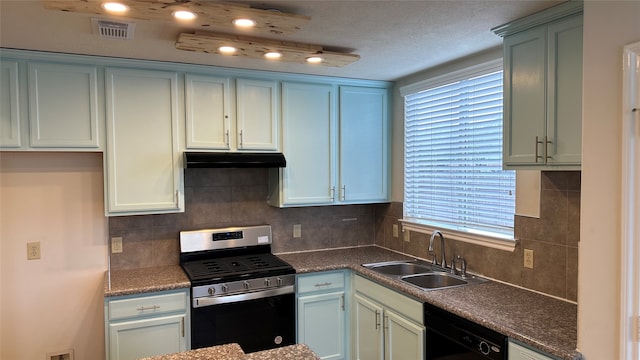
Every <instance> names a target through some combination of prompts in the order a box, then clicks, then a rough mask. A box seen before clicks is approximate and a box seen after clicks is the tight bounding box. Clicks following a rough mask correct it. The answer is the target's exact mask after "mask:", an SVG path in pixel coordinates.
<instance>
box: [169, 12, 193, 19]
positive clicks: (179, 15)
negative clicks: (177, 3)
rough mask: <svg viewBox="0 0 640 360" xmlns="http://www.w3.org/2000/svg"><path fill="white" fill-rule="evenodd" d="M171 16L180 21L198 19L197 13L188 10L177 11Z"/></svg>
mask: <svg viewBox="0 0 640 360" xmlns="http://www.w3.org/2000/svg"><path fill="white" fill-rule="evenodd" d="M171 15H173V17H174V18H176V19H178V20H193V19H195V18H196V17H197V15H196V14H195V13H193V12H191V11H187V10H177V11H174V12H173V13H171Z"/></svg>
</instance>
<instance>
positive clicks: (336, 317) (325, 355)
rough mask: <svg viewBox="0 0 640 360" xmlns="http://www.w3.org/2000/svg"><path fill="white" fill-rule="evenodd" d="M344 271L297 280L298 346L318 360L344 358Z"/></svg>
mask: <svg viewBox="0 0 640 360" xmlns="http://www.w3.org/2000/svg"><path fill="white" fill-rule="evenodd" d="M347 282H348V277H347V272H346V271H331V272H323V273H312V274H305V275H299V276H298V278H297V293H296V297H297V305H296V306H297V334H298V343H301V344H306V345H308V346H309V347H310V348H311V349H312V350H313V351H314V352H315V353H316V354H317V355H318V356H319V357H320V358H321V359H332V360H338V359H347V358H348V356H347V353H348V352H347V347H346V344H347V343H348V341H347V340H348V332H347V330H346V329H347V315H346V314H347V310H346V309H348V305H347V304H346V297H345V291H346V289H348V286H347Z"/></svg>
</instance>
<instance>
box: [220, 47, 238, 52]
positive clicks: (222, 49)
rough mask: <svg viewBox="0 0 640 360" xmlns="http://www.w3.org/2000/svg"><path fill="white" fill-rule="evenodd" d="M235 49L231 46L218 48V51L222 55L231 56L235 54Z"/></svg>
mask: <svg viewBox="0 0 640 360" xmlns="http://www.w3.org/2000/svg"><path fill="white" fill-rule="evenodd" d="M236 50H237V49H236V48H234V47H233V46H220V47H219V48H218V51H220V52H221V53H222V54H233V53H234V52H236Z"/></svg>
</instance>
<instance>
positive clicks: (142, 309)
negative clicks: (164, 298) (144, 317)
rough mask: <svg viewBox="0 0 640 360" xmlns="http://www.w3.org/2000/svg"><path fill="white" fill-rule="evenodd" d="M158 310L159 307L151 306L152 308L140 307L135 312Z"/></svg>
mask: <svg viewBox="0 0 640 360" xmlns="http://www.w3.org/2000/svg"><path fill="white" fill-rule="evenodd" d="M158 309H160V306H158V305H153V306H147V307H145V306H140V307H139V308H137V309H136V310H138V311H147V310H158Z"/></svg>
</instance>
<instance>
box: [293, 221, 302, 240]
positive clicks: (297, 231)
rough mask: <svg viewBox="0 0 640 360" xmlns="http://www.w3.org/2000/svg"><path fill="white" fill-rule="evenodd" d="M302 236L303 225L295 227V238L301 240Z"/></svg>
mask: <svg viewBox="0 0 640 360" xmlns="http://www.w3.org/2000/svg"><path fill="white" fill-rule="evenodd" d="M301 236H302V225H301V224H295V225H293V237H294V238H299V237H301Z"/></svg>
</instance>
